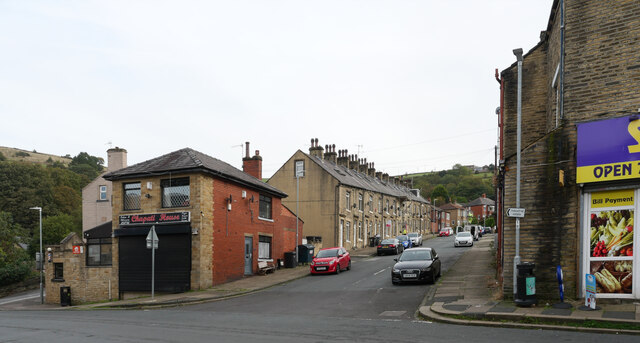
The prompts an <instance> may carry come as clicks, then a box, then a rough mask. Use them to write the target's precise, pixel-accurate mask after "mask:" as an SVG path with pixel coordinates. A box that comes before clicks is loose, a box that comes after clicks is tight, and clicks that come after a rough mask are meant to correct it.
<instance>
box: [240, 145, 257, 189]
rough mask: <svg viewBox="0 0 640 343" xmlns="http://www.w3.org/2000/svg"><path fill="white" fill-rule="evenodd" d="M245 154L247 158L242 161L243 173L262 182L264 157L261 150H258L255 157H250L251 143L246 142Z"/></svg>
mask: <svg viewBox="0 0 640 343" xmlns="http://www.w3.org/2000/svg"><path fill="white" fill-rule="evenodd" d="M245 154H246V156H245V157H244V158H243V159H242V171H243V172H245V173H247V174H249V175H251V176H253V177H255V178H256V179H258V180H262V156H260V150H256V154H255V156H253V157H249V142H246V148H245Z"/></svg>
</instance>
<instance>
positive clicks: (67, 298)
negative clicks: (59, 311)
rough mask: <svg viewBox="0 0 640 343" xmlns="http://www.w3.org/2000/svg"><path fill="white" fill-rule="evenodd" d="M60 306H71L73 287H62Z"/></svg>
mask: <svg viewBox="0 0 640 343" xmlns="http://www.w3.org/2000/svg"><path fill="white" fill-rule="evenodd" d="M60 306H71V287H60Z"/></svg>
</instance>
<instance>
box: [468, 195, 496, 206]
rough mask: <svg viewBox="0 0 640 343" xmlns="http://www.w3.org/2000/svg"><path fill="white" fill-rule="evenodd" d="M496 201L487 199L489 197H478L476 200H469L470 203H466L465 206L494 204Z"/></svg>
mask: <svg viewBox="0 0 640 343" xmlns="http://www.w3.org/2000/svg"><path fill="white" fill-rule="evenodd" d="M495 204H496V202H495V201H493V200H491V199H489V198H483V197H479V198H478V199H476V200H473V201H471V202H470V203H468V204H467V207H471V206H481V205H495Z"/></svg>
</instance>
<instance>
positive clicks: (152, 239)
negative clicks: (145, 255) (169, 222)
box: [147, 225, 158, 249]
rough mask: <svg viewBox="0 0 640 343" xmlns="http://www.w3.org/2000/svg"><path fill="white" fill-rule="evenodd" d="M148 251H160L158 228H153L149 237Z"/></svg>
mask: <svg viewBox="0 0 640 343" xmlns="http://www.w3.org/2000/svg"><path fill="white" fill-rule="evenodd" d="M147 249H158V235H156V226H155V225H154V226H152V227H151V230H149V234H148V235H147Z"/></svg>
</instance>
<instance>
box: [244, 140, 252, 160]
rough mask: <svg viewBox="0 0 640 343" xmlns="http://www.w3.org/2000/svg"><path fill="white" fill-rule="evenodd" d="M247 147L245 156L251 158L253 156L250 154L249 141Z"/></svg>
mask: <svg viewBox="0 0 640 343" xmlns="http://www.w3.org/2000/svg"><path fill="white" fill-rule="evenodd" d="M245 144H246V148H245V157H246V158H249V157H251V156H249V142H246V143H245Z"/></svg>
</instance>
